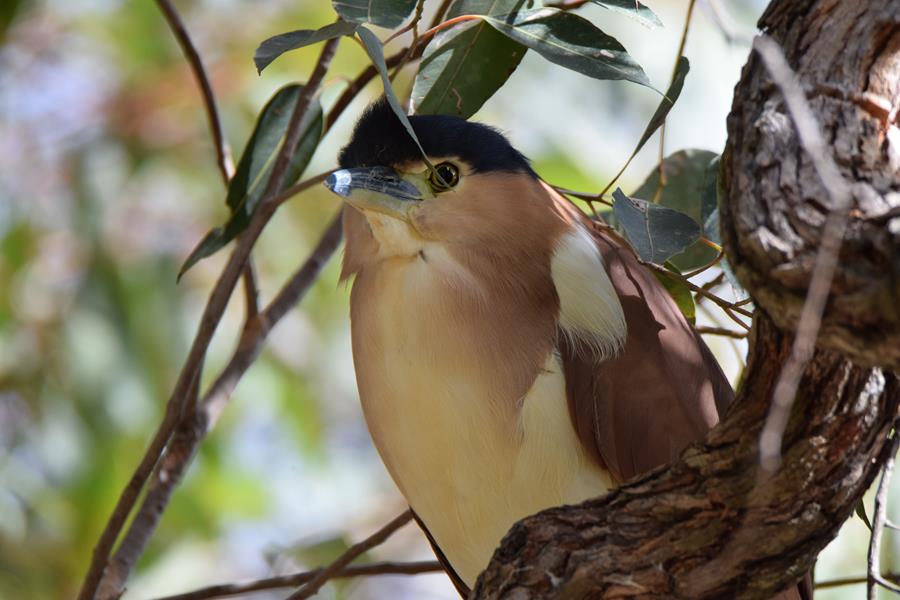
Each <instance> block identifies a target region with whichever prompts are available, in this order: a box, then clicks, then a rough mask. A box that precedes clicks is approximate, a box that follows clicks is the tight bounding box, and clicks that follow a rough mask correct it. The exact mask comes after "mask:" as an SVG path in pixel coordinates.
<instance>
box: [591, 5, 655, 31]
mask: <svg viewBox="0 0 900 600" xmlns="http://www.w3.org/2000/svg"><path fill="white" fill-rule="evenodd" d="M591 2H593V3H594V4H599V5H600V6H602V7H604V8H608V9H609V10H612V11H615V12H621V13H625V14H626V15H628V16H629V17H632V18H634V19H636V20H637V21H638V22H639V23H641V24H642V25H644V26H646V27H649V28H650V29H656V28H657V27H662V21H660V20H659V17H657V16H656V13H654V12H653V11H652V10H650V9H649V8H647V7H646V6H644V5H643V4H641V3H640V2H638V1H637V0H591Z"/></svg>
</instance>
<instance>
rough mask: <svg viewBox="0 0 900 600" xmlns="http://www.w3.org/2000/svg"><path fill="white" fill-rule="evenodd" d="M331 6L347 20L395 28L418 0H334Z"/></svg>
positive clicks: (410, 12) (411, 10)
mask: <svg viewBox="0 0 900 600" xmlns="http://www.w3.org/2000/svg"><path fill="white" fill-rule="evenodd" d="M331 6H333V7H334V10H335V11H336V12H337V14H339V15H341V17H343V18H344V19H345V20H347V21H352V22H354V23H371V24H372V25H378V26H380V27H387V28H389V29H393V28H394V27H396V26H398V25H400V24H401V23H402V22H403V21H405V20H406V18H407V17H409V15H411V14H412V12H413V9H415V8H416V0H332V2H331Z"/></svg>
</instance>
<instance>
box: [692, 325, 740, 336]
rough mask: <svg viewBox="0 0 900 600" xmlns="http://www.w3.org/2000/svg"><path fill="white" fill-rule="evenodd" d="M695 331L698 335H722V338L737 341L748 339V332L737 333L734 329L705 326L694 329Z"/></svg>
mask: <svg viewBox="0 0 900 600" xmlns="http://www.w3.org/2000/svg"><path fill="white" fill-rule="evenodd" d="M694 330H695V331H696V332H697V333H706V334H709V335H720V336H722V337H729V338H734V339H736V340H743V339H746V338H747V332H746V331H735V330H734V329H726V328H725V327H708V326H705V325H701V326H697V327H694Z"/></svg>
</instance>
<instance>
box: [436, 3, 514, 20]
mask: <svg viewBox="0 0 900 600" xmlns="http://www.w3.org/2000/svg"><path fill="white" fill-rule="evenodd" d="M530 4H531V2H530V0H455V2H453V4H451V5H450V8H448V9H447V17H446V18H447V19H448V20H449V19H453V18H455V17H459V16H462V15H508V14H514V13H517V12H519V10H521V9H522V8H523V7H525V6H526V5H530Z"/></svg>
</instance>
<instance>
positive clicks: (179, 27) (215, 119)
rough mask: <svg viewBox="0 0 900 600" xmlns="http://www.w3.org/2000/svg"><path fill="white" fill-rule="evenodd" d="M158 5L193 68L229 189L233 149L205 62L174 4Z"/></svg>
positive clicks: (159, 0) (164, 0)
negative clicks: (225, 133)
mask: <svg viewBox="0 0 900 600" xmlns="http://www.w3.org/2000/svg"><path fill="white" fill-rule="evenodd" d="M156 4H157V5H159V9H160V11H162V13H163V16H165V18H166V21H167V22H168V23H169V28H170V29H171V30H172V33H173V34H175V38H176V39H177V40H178V44H179V45H180V46H181V50H182V52H184V57H185V58H186V59H187V61H188V64H189V65H190V66H191V71H193V73H194V78H195V79H196V80H197V85H199V86H200V92H201V95H202V96H203V104H204V106H205V107H206V116H207V119H208V120H209V130H210V133H212V137H213V145H214V146H215V149H216V164H217V165H218V166H219V172H220V173H221V175H222V181H224V182H225V186H226V187H227V186H228V182H229V181H231V178H232V176H233V175H234V164H233V163H232V161H231V149H230V148H229V147H228V142H227V141H225V136H224V134H223V133H222V123H221V121H220V120H219V111H218V109H217V108H216V98H215V95H214V94H213V90H212V85H210V83H209V77H207V76H206V70H205V69H204V68H203V61H202V60H201V58H200V54H199V53H198V52H197V49H196V48H195V47H194V44H193V42H191V37H190V36H189V35H188V32H187V29H185V27H184V24H183V23H182V21H181V17H180V16H179V15H178V11H176V10H175V7H174V6H172V3H171V2H169V0H156Z"/></svg>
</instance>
